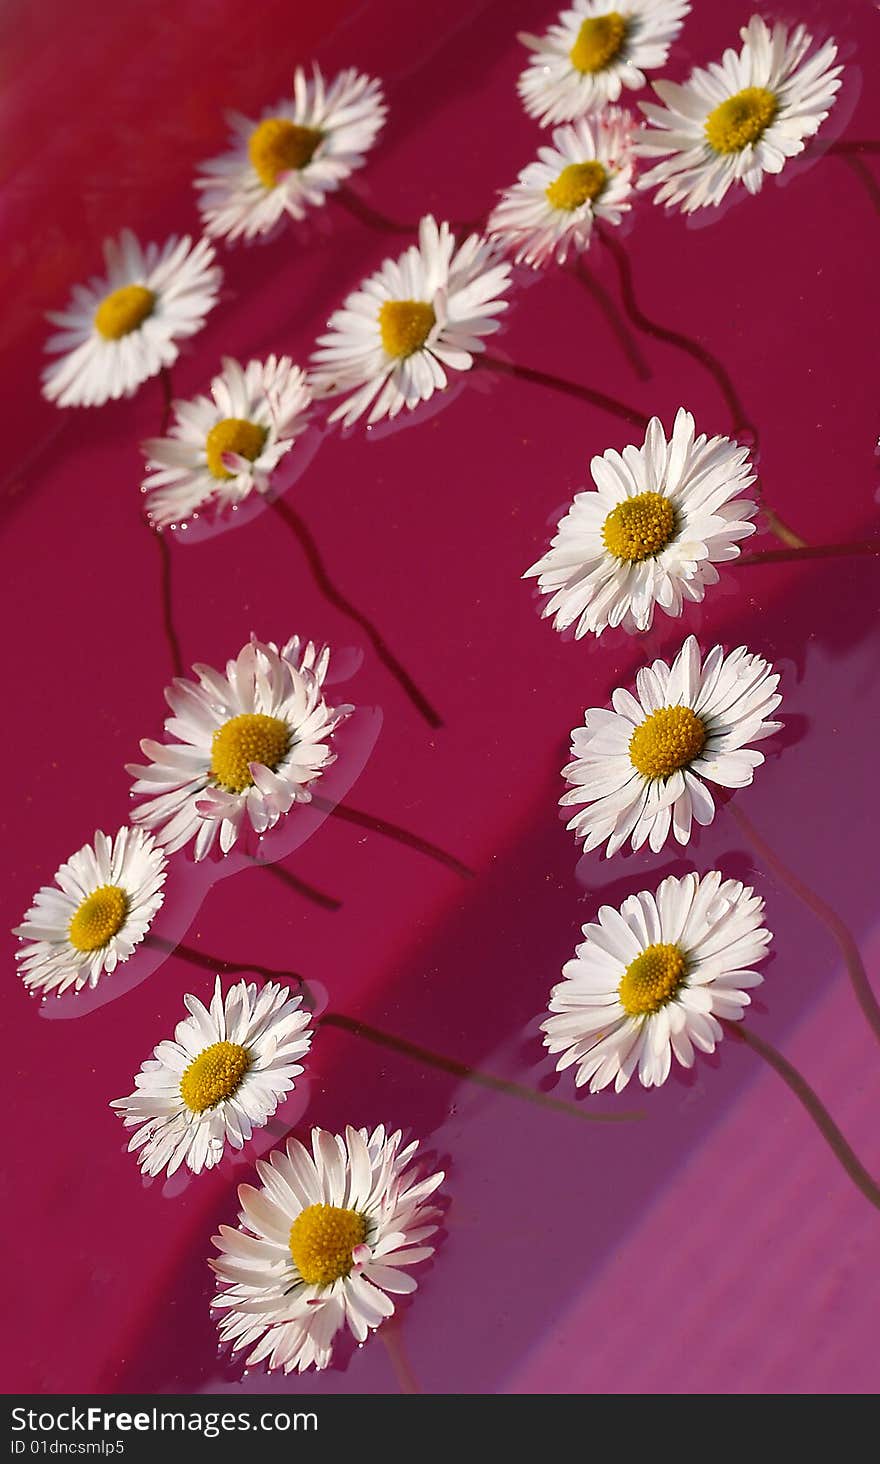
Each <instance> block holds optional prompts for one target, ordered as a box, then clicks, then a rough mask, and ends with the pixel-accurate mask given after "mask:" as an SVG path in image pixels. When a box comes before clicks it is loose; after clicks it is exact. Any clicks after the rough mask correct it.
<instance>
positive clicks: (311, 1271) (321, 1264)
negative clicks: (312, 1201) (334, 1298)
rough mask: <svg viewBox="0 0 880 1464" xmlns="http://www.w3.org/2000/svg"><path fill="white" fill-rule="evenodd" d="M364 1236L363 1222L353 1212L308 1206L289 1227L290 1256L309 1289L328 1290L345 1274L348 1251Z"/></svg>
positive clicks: (349, 1257)
mask: <svg viewBox="0 0 880 1464" xmlns="http://www.w3.org/2000/svg"><path fill="white" fill-rule="evenodd" d="M366 1234H367V1222H366V1220H365V1219H364V1217H363V1215H361V1214H359V1213H358V1211H357V1210H342V1209H340V1208H339V1206H338V1205H309V1207H308V1209H307V1210H303V1211H302V1212H301V1214H299V1215H297V1217H296V1219H295V1220H294V1222H293V1224H292V1225H291V1227H290V1254H291V1255H292V1256H293V1261H294V1265H295V1266H296V1269H297V1270H298V1271H299V1274H300V1275H301V1276H302V1278H303V1280H304V1281H307V1282H308V1284H309V1285H310V1286H331V1285H332V1284H333V1282H334V1281H338V1280H339V1279H340V1278H341V1277H342V1276H347V1275H348V1274H349V1272H350V1271H351V1268H352V1265H353V1264H354V1261H353V1257H352V1251H353V1250H354V1248H355V1246H356V1245H361V1244H362V1243H363V1241H364V1239H365V1237H366Z"/></svg>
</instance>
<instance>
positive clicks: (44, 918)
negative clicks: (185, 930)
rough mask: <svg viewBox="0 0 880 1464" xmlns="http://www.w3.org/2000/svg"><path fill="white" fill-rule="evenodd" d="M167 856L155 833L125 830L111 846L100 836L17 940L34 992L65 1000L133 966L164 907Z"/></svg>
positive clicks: (46, 895) (37, 901)
mask: <svg viewBox="0 0 880 1464" xmlns="http://www.w3.org/2000/svg"><path fill="white" fill-rule="evenodd" d="M165 866H166V858H165V854H164V852H163V851H162V849H160V848H158V846H157V844H156V841H155V840H154V839H153V837H152V835H151V834H148V833H145V832H144V831H143V830H142V829H130V828H122V829H120V830H119V831H118V833H117V834H116V836H115V838H114V839H113V840H112V841H111V840H110V839H109V838H108V837H107V835H106V834H104V833H102V832H101V831H100V830H99V831H98V832H97V833H96V834H95V842H94V846H92V845H89V844H85V845H84V846H83V848H82V849H80V850H78V852H77V853H76V854H74V855H72V856H71V858H70V859H69V860H68V861H67V863H66V864H62V866H61V868H60V869H59V870H58V871H57V873H56V875H55V882H56V885H57V888H53V887H52V886H51V885H47V886H44V887H43V888H42V889H40V890H38V891H37V893H36V895H35V896H34V902H33V905H32V906H31V908H30V909H29V910H28V912H27V914H26V915H25V917H24V920H23V921H22V923H21V925H18V926H16V927H15V929H14V931H13V934H14V935H17V936H19V937H20V939H21V945H20V946H19V948H18V950H17V951H16V952H15V958H16V960H17V961H19V962H20V963H21V964H20V966H19V972H20V974H21V977H22V980H23V981H24V983H25V986H27V987H28V988H29V989H30V990H31V991H41V992H49V991H54V992H55V993H56V995H58V996H60V995H61V993H62V992H63V991H66V990H67V989H68V988H69V987H71V986H72V987H73V988H74V989H75V990H76V991H79V990H80V989H81V988H82V987H83V986H86V985H89V986H96V985H97V983H98V981H99V980H100V978H101V976H102V975H103V974H104V973H105V972H106V973H107V974H108V975H109V974H110V973H111V972H113V971H114V970H115V969H116V967H117V965H118V964H119V963H120V962H122V961H127V960H128V959H129V957H130V956H131V955H132V954H133V952H134V950H135V948H136V947H137V946H138V945H140V943H141V941H142V940H143V939H144V937H145V936H146V934H147V932H148V931H149V929H150V926H151V925H152V923H153V920H154V919H155V917H156V914H157V912H158V910H159V908H160V907H161V905H162V901H163V899H164V894H163V890H162V886H163V885H164V883H165Z"/></svg>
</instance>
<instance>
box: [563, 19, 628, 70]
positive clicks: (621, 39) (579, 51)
mask: <svg viewBox="0 0 880 1464" xmlns="http://www.w3.org/2000/svg"><path fill="white" fill-rule="evenodd" d="M628 30H629V21H628V20H627V18H626V16H624V15H620V14H619V13H618V11H616V10H609V12H608V14H607V15H591V16H590V17H589V18H588V19H587V20H585V21H584V23H583V25H582V26H581V28H580V30H579V31H578V36H577V40H576V41H575V43H574V45H573V46H572V48H571V50H570V51H569V53H568V54H569V58H570V60H571V64H572V66H574V67H575V68H576V70H578V71H583V72H585V73H586V74H587V75H591V74H592V73H593V72H594V71H604V70H605V67H606V66H610V65H611V62H612V61H614V60H615V59H616V58H617V57H618V56H619V55H620V53H621V51H622V50H623V48H624V45H625V44H626V36H627V31H628Z"/></svg>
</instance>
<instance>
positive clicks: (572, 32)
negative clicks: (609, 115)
mask: <svg viewBox="0 0 880 1464" xmlns="http://www.w3.org/2000/svg"><path fill="white" fill-rule="evenodd" d="M617 4H618V6H619V9H615V10H609V8H608V0H574V3H573V5H572V7H571V9H570V10H563V11H562V13H561V15H560V16H559V18H558V20H557V22H556V24H555V25H551V27H550V29H549V30H548V31H547V33H546V35H543V36H532V35H526V34H521V35H520V37H519V39H520V40H521V41H522V43H523V45H525V46H528V48H529V50H530V51H532V52H534V54H533V56H532V58H531V60H530V61H529V64H528V66H527V67H526V69H525V71H524V72H523V73H522V75H521V76H520V79H519V94H520V96H521V97H522V100H523V105H524V107H525V109H526V111H527V112H528V113H529V115H530V116H532V117H537V118H538V120H539V122H541V123H542V125H544V126H546V125H547V124H548V123H552V122H572V121H574V119H575V118H576V117H582V116H583V115H584V113H585V112H595V111H598V109H599V108H600V107H604V106H605V104H606V102H616V101H617V99H618V97H619V96H620V94H621V92H622V91H623V89H624V88H626V89H627V90H628V91H633V90H635V89H636V88H638V87H640V86H644V85H645V72H646V71H656V69H657V67H658V66H663V65H664V63H665V61H666V57H667V55H668V54H669V47H670V46H671V45H672V42H673V41H674V40H675V39H676V37H677V35H678V33H679V31H680V30H681V27H682V22H683V21H684V18H685V16H686V15H687V13H688V11H689V10H690V8H691V7H690V4H689V3H688V0H617Z"/></svg>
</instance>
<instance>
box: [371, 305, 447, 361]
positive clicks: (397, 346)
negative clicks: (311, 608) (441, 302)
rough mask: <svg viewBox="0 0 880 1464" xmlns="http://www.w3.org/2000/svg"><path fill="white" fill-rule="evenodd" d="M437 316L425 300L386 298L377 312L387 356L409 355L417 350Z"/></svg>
mask: <svg viewBox="0 0 880 1464" xmlns="http://www.w3.org/2000/svg"><path fill="white" fill-rule="evenodd" d="M436 320H437V317H436V315H435V314H434V307H433V306H432V305H427V304H426V303H425V301H424V300H386V301H385V303H384V305H383V306H382V308H381V310H380V311H379V332H380V334H381V336H382V345H383V346H384V347H385V350H386V351H387V352H388V355H389V356H401V357H402V356H412V355H413V353H414V352H415V351H420V350H421V349H422V346H423V345H424V344H425V341H426V340H427V339H428V336H429V335H430V334H431V331H432V330H433V329H434V325H435V323H436Z"/></svg>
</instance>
